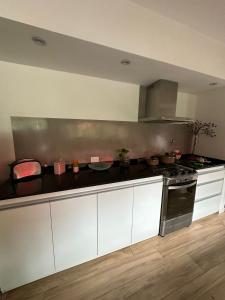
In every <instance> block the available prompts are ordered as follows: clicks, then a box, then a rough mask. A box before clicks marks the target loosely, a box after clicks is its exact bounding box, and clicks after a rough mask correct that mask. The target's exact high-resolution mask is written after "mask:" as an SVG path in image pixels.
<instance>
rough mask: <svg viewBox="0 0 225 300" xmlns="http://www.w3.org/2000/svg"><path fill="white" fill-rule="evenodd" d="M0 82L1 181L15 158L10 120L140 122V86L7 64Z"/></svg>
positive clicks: (2, 66) (0, 67)
mask: <svg viewBox="0 0 225 300" xmlns="http://www.w3.org/2000/svg"><path fill="white" fill-rule="evenodd" d="M0 78H1V80H0V179H1V178H5V176H6V175H7V172H6V169H7V164H8V163H9V162H11V161H13V160H14V158H15V155H14V147H13V139H12V133H11V122H10V116H27V117H54V118H73V119H97V120H123V121H137V115H138V98H139V87H138V86H137V85H132V84H126V83H120V82H115V81H110V80H104V79H98V78H93V77H87V76H81V75H76V74H70V73H65V72H58V71H51V70H46V69H41V68H35V67H30V66H23V65H17V64H12V63H6V62H0ZM27 142H28V143H29V141H27Z"/></svg>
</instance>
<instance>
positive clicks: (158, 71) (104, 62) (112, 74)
mask: <svg viewBox="0 0 225 300" xmlns="http://www.w3.org/2000/svg"><path fill="white" fill-rule="evenodd" d="M0 36H1V47H0V60H2V61H8V62H14V63H18V64H24V65H30V66H37V67H42V68H47V69H53V70H59V71H65V72H70V73H78V74H84V75H88V76H94V77H100V78H107V79H111V80H117V81H123V82H128V83H134V84H144V85H146V84H150V83H152V82H154V81H156V80H158V79H167V80H173V81H177V82H178V83H179V90H180V91H184V92H189V93H197V92H201V91H205V90H207V89H211V88H215V87H211V86H209V82H217V83H218V86H225V80H221V79H218V78H214V77H211V76H208V75H204V74H201V73H198V72H194V71H190V70H187V69H184V68H180V67H177V66H174V65H170V64H166V63H162V62H158V61H155V60H151V59H149V58H145V57H141V56H137V55H134V54H131V53H126V52H123V51H119V50H116V49H112V48H109V47H105V46H101V45H97V44H94V43H90V42H87V41H83V40H80V39H76V38H73V37H69V36H66V35H62V34H59V33H55V32H51V31H48V30H44V29H40V28H37V27H33V26H30V25H26V24H23V23H19V22H15V21H12V20H8V19H4V18H0ZM32 36H39V37H42V38H43V39H45V40H46V42H47V45H46V46H39V45H36V44H34V43H33V41H32V40H31V38H32ZM122 59H129V60H130V61H131V64H130V65H128V66H123V65H121V64H120V61H121V60H122Z"/></svg>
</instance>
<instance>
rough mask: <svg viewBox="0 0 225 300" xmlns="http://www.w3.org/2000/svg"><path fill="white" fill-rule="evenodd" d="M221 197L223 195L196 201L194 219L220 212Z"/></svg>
mask: <svg viewBox="0 0 225 300" xmlns="http://www.w3.org/2000/svg"><path fill="white" fill-rule="evenodd" d="M220 199H221V195H219V196H215V197H212V198H208V199H204V200H202V201H199V202H196V203H195V205H194V213H193V221H195V220H198V219H201V218H204V217H206V216H209V215H211V214H214V213H216V212H218V211H219V204H220Z"/></svg>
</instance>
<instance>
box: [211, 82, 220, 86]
mask: <svg viewBox="0 0 225 300" xmlns="http://www.w3.org/2000/svg"><path fill="white" fill-rule="evenodd" d="M217 84H218V83H217V82H210V83H209V85H211V86H215V85H217Z"/></svg>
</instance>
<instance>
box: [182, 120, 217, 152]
mask: <svg viewBox="0 0 225 300" xmlns="http://www.w3.org/2000/svg"><path fill="white" fill-rule="evenodd" d="M187 125H188V127H190V128H191V131H192V134H193V144H192V152H191V153H192V154H194V153H195V150H196V145H197V141H198V138H199V136H200V135H206V136H209V137H215V136H216V132H215V128H216V127H217V125H216V124H214V123H213V122H203V121H199V120H196V121H194V122H191V123H188V124H187Z"/></svg>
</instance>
